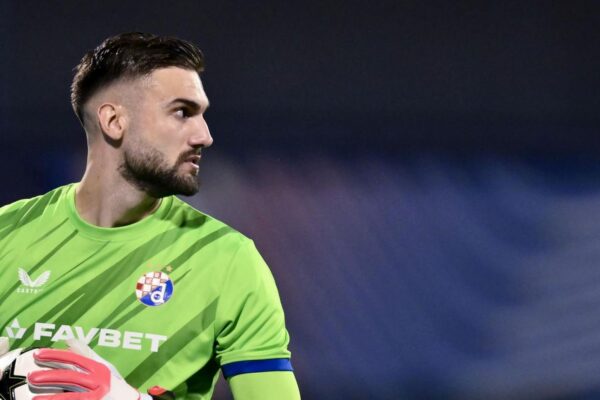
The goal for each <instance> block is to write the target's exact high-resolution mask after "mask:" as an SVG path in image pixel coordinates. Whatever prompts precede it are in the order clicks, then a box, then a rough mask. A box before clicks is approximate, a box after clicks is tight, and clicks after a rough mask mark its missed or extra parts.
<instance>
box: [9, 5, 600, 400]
mask: <svg viewBox="0 0 600 400" xmlns="http://www.w3.org/2000/svg"><path fill="white" fill-rule="evenodd" d="M132 30H141V31H150V32H154V33H159V34H172V35H177V36H180V37H183V38H186V39H189V40H191V41H193V42H195V43H196V44H198V45H199V47H201V48H202V49H203V51H204V53H205V55H206V59H207V69H206V73H205V75H204V83H205V88H206V91H207V93H208V95H209V97H210V99H211V102H212V106H211V110H210V111H209V113H208V114H207V120H208V123H209V126H210V128H211V131H212V133H213V136H214V138H215V144H214V146H213V147H212V148H211V149H209V150H208V151H207V152H206V157H205V158H204V160H203V167H202V171H203V172H202V176H203V179H204V186H203V188H202V190H201V192H200V193H199V194H198V195H197V196H195V197H193V198H191V199H189V201H190V202H191V203H192V204H193V205H195V206H197V207H198V208H200V209H202V210H204V211H206V212H208V213H209V214H212V215H214V216H216V217H218V218H220V219H222V220H224V221H226V222H228V223H229V224H231V225H232V226H234V227H236V228H238V229H239V230H241V231H242V232H244V233H245V234H247V235H249V236H251V237H253V238H254V239H255V241H256V242H257V245H258V247H259V248H260V249H261V250H262V252H263V254H264V256H265V258H266V259H267V261H268V262H269V264H270V266H271V268H272V271H273V273H274V275H275V277H276V279H277V282H278V285H279V288H280V292H281V296H282V300H283V303H284V306H285V309H286V316H287V321H288V327H289V330H290V332H291V337H292V342H291V350H292V352H293V363H294V366H295V368H296V374H297V378H298V381H299V384H300V387H301V390H302V393H303V395H304V398H306V399H399V398H402V399H453V398H457V399H458V398H460V399H470V398H471V399H484V398H485V399H595V398H599V397H600V307H599V306H600V223H599V222H600V164H599V163H598V150H599V144H600V136H599V135H598V127H599V124H598V123H599V122H600V117H599V113H598V110H599V107H600V91H599V89H600V57H599V49H600V46H599V45H600V31H599V30H600V3H598V2H594V1H588V2H582V1H552V2H551V1H547V2H523V1H508V2H507V1H487V2H477V1H457V2H445V1H441V2H433V1H428V2H421V1H410V2H406V1H375V2H370V3H368V2H364V1H361V2H358V1H333V0H322V1H319V2H316V1H313V2H289V3H284V2H277V1H274V0H267V1H263V2H245V1H221V2H206V3H204V2H197V1H179V2H164V1H157V0H151V1H145V2H143V3H142V2H137V1H86V2H75V1H55V2H38V1H32V0H25V1H7V0H2V1H0V159H1V164H0V165H1V168H0V182H1V184H2V185H1V189H0V203H1V204H5V203H8V202H11V201H13V200H16V199H18V198H22V197H30V196H33V195H36V194H39V193H42V192H45V191H47V190H49V189H51V188H53V187H55V186H57V185H61V184H65V183H68V182H71V181H74V180H77V179H78V178H79V177H80V175H81V172H82V168H83V165H84V161H85V159H84V153H85V143H84V137H83V133H82V132H81V129H80V127H79V126H78V124H77V122H76V120H75V117H74V116H73V115H72V112H71V110H70V105H69V100H68V85H69V83H70V80H71V76H72V75H71V70H72V68H73V66H74V65H75V64H76V63H77V62H78V60H79V58H80V57H81V56H82V54H83V53H84V52H85V51H86V50H88V49H89V48H91V47H93V46H95V45H96V44H97V43H99V42H100V41H101V40H102V39H104V38H105V37H106V36H109V35H112V34H115V33H118V32H122V31H132ZM0 307H1V306H0ZM0 312H2V311H1V308H0ZM228 396H229V394H228V391H227V389H226V388H225V387H224V386H220V387H219V389H218V392H217V396H216V398H223V399H226V398H228Z"/></svg>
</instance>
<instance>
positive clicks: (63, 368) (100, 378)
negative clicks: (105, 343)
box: [27, 349, 111, 400]
mask: <svg viewBox="0 0 600 400" xmlns="http://www.w3.org/2000/svg"><path fill="white" fill-rule="evenodd" d="M33 358H34V359H35V361H36V363H37V364H38V365H40V366H43V367H48V368H52V369H50V370H46V371H35V372H32V373H30V374H29V375H28V376H27V381H28V382H29V386H30V387H32V389H34V390H44V389H45V388H57V387H58V388H62V389H64V390H68V391H71V393H60V394H52V395H45V396H35V397H34V398H33V400H101V399H102V398H104V396H106V395H107V394H108V393H109V392H110V384H111V382H110V380H111V372H110V370H109V369H108V367H107V366H105V365H104V364H101V363H99V362H96V361H94V360H92V359H89V358H87V357H84V356H81V355H79V354H75V353H73V352H72V351H68V350H53V349H40V350H38V351H36V352H35V353H34V354H33ZM55 368H56V369H55Z"/></svg>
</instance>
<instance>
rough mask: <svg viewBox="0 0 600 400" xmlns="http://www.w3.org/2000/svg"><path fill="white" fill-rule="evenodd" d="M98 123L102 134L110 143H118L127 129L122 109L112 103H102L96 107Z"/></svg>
mask: <svg viewBox="0 0 600 400" xmlns="http://www.w3.org/2000/svg"><path fill="white" fill-rule="evenodd" d="M98 123H99V124H100V128H101V129H102V133H103V134H104V135H106V136H108V139H109V141H111V142H120V141H121V140H122V139H123V134H124V132H125V129H126V128H127V117H126V115H125V113H124V110H123V107H122V106H120V105H117V104H113V103H104V104H102V105H100V107H98Z"/></svg>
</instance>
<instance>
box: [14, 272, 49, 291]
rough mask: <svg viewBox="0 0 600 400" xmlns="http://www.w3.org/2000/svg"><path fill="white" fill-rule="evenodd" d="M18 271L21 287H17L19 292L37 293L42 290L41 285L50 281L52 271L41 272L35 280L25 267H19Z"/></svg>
mask: <svg viewBox="0 0 600 400" xmlns="http://www.w3.org/2000/svg"><path fill="white" fill-rule="evenodd" d="M18 273H19V280H20V281H21V287H19V288H17V293H33V294H37V293H38V292H39V291H40V290H41V287H42V286H44V285H45V284H46V282H48V279H50V271H46V272H43V273H41V274H40V276H38V277H37V279H35V280H33V279H31V277H30V276H29V274H28V273H27V271H25V270H24V269H23V268H19V271H18Z"/></svg>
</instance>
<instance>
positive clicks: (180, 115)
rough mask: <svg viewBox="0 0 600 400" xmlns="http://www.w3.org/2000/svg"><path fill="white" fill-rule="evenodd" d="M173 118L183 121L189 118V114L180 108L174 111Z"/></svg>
mask: <svg viewBox="0 0 600 400" xmlns="http://www.w3.org/2000/svg"><path fill="white" fill-rule="evenodd" d="M175 116H176V117H177V118H181V119H185V118H187V117H189V116H190V113H189V112H188V110H186V109H185V108H183V107H181V108H178V109H176V110H175Z"/></svg>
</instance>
